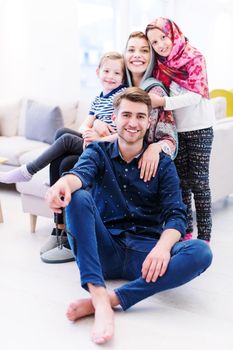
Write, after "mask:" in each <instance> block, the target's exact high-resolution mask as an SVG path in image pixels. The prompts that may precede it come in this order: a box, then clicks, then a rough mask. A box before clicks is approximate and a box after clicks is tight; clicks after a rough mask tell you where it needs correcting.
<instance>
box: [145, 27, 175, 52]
mask: <svg viewBox="0 0 233 350" xmlns="http://www.w3.org/2000/svg"><path fill="white" fill-rule="evenodd" d="M147 37H148V39H149V41H150V43H151V46H152V47H153V49H154V50H155V52H156V53H157V54H158V55H159V56H163V57H168V56H169V55H170V53H171V51H172V47H173V44H172V41H171V39H170V38H169V37H168V36H166V35H165V34H164V33H163V32H161V30H159V29H157V28H154V29H150V30H149V31H148V33H147Z"/></svg>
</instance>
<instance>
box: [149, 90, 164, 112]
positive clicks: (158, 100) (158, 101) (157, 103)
mask: <svg viewBox="0 0 233 350" xmlns="http://www.w3.org/2000/svg"><path fill="white" fill-rule="evenodd" d="M149 96H150V99H151V103H152V107H153V108H158V107H164V106H165V98H164V97H161V96H158V95H156V94H155V93H153V92H149Z"/></svg>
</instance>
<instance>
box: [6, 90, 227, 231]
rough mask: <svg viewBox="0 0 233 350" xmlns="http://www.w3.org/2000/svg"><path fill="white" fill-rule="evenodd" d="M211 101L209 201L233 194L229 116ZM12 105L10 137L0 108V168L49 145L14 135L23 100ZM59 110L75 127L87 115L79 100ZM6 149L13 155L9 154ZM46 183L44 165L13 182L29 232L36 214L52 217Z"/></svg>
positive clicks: (215, 100) (66, 122)
mask: <svg viewBox="0 0 233 350" xmlns="http://www.w3.org/2000/svg"><path fill="white" fill-rule="evenodd" d="M211 101H212V103H213V106H214V110H215V117H216V123H215V125H214V141H213V149H212V154H211V161H210V186H211V190H212V202H213V203H214V202H216V201H219V200H221V199H223V198H225V197H227V196H228V195H230V194H231V193H233V181H232V180H231V175H232V173H233V162H232V161H231V159H232V151H233V137H232V136H233V117H232V118H229V117H226V100H225V98H224V97H216V98H212V99H211ZM16 107H17V108H16ZM15 108H16V110H17V111H18V112H17V113H16V110H15V116H16V115H17V118H18V121H17V123H18V128H14V130H16V135H12V136H9V135H8V136H6V135H3V134H2V130H4V128H1V122H2V120H3V118H1V108H0V156H3V157H7V158H8V162H7V163H6V164H4V165H1V166H0V170H2V169H3V168H5V169H6V168H10V167H15V166H19V165H20V164H24V163H27V162H29V161H30V160H31V159H34V158H35V157H36V156H37V155H39V154H40V153H41V152H42V151H43V150H44V149H45V148H46V147H49V144H47V143H44V142H40V141H35V140H28V139H27V138H26V137H25V135H19V134H18V133H19V129H20V128H19V125H20V122H21V124H22V121H21V120H20V118H22V119H24V120H25V111H24V110H25V108H24V107H23V103H21V104H17V106H16V105H15ZM61 110H62V115H63V120H64V125H65V126H68V127H71V128H74V129H77V128H78V126H79V125H80V123H81V121H82V119H83V116H86V115H87V111H88V103H85V102H82V103H81V102H80V103H76V104H73V105H72V106H69V107H68V106H66V108H65V107H64V106H62V107H61ZM12 112H13V110H12ZM17 118H16V119H17ZM12 119H13V118H12ZM14 121H15V119H14ZM12 123H13V121H12ZM21 134H22V131H21ZM20 138H23V139H22V141H20V142H22V143H23V144H24V148H23V147H22V148H19V146H18V145H19V144H20V146H21V143H19V141H18V140H21V139H20ZM7 145H9V146H7ZM20 149H21V150H20ZM10 150H11V152H12V153H13V154H10V153H9V152H10ZM19 150H20V151H19ZM48 183H49V180H48V167H46V168H45V169H43V170H42V171H40V172H38V173H37V174H36V175H34V176H33V178H32V180H31V181H29V182H24V183H17V185H16V188H17V190H18V191H19V193H20V195H21V199H22V208H23V211H24V212H25V213H28V214H29V215H30V227H31V232H35V230H36V221H37V217H38V216H43V217H49V218H51V217H52V216H53V214H52V212H51V210H49V208H48V207H47V205H46V203H45V200H44V196H45V193H46V191H47V189H48Z"/></svg>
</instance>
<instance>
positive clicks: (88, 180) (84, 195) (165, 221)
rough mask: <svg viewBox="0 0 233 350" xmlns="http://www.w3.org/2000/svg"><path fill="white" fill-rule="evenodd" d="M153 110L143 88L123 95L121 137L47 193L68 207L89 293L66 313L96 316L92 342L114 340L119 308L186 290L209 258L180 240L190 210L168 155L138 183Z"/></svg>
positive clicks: (94, 148)
mask: <svg viewBox="0 0 233 350" xmlns="http://www.w3.org/2000/svg"><path fill="white" fill-rule="evenodd" d="M150 110H151V101H150V98H149V96H148V94H147V93H146V92H144V91H143V90H141V89H139V88H135V87H134V88H128V89H126V90H125V91H124V92H123V93H121V94H120V95H118V96H117V97H116V98H115V100H114V115H113V120H114V121H115V124H116V127H117V132H118V139H117V140H116V141H115V142H95V143H92V144H91V145H90V146H88V147H87V148H86V150H85V152H84V153H83V154H82V156H81V157H80V159H79V161H78V164H77V166H76V167H75V168H74V169H72V170H71V171H70V172H69V173H68V174H65V175H64V176H63V177H62V178H61V179H60V180H58V181H57V182H56V184H55V185H53V186H52V187H51V188H50V189H49V190H48V192H47V195H46V198H47V202H48V204H49V206H50V208H51V209H53V211H54V212H55V213H60V212H61V209H60V208H61V207H66V225H67V230H68V232H69V234H70V235H69V239H70V243H71V246H72V249H73V251H74V255H75V256H76V261H77V264H78V266H79V269H80V276H81V285H82V287H83V288H85V289H86V290H88V291H89V292H90V298H88V299H81V300H78V301H76V302H74V303H72V304H71V305H70V306H69V308H68V311H67V316H68V318H69V320H72V321H75V320H77V319H79V318H81V317H84V316H87V315H90V314H94V315H95V322H94V327H93V332H92V340H93V341H94V342H95V343H97V344H101V343H105V342H106V341H108V340H109V339H111V338H112V336H113V332H114V322H113V316H114V315H113V308H114V307H115V306H117V305H120V306H121V307H122V309H123V310H127V309H128V308H129V307H131V306H132V305H134V304H136V303H137V302H139V301H141V300H143V299H145V298H147V297H149V296H151V295H154V294H156V293H159V292H161V291H164V290H167V289H171V288H175V287H178V286H181V285H183V284H184V283H187V282H189V281H190V280H192V279H193V278H195V277H197V276H199V275H200V274H201V273H202V272H203V271H205V270H206V269H207V268H208V266H209V265H210V264H211V261H212V253H211V250H210V248H209V247H208V245H207V244H206V243H205V242H204V241H201V240H190V241H180V239H181V236H183V235H184V233H185V229H186V211H185V205H184V204H183V202H182V199H181V192H180V186H179V179H178V176H177V173H176V168H175V165H174V163H173V162H172V160H171V158H170V157H169V156H167V155H165V154H164V153H160V162H159V165H158V169H157V173H156V176H155V177H152V179H151V180H150V181H148V182H145V181H143V180H142V179H140V169H139V168H138V162H139V160H140V157H142V155H143V152H144V150H145V148H146V144H145V143H144V135H145V134H146V131H147V129H148V128H149V125H150V118H149V115H150ZM90 187H91V191H90V190H89V189H90ZM86 189H88V191H87V190H86ZM76 248H78V249H76ZM118 278H120V279H126V280H128V281H129V282H127V283H125V284H123V285H122V286H120V287H119V288H116V289H115V290H114V291H110V290H108V289H107V288H106V285H105V279H118Z"/></svg>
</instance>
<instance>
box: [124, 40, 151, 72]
mask: <svg viewBox="0 0 233 350" xmlns="http://www.w3.org/2000/svg"><path fill="white" fill-rule="evenodd" d="M149 63H150V46H149V44H148V42H147V40H146V39H144V38H137V37H135V38H130V39H129V41H128V43H127V47H126V51H125V65H126V67H127V68H128V70H129V71H130V72H131V73H132V74H141V75H143V74H144V73H145V71H146V69H147V67H148V65H149Z"/></svg>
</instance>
